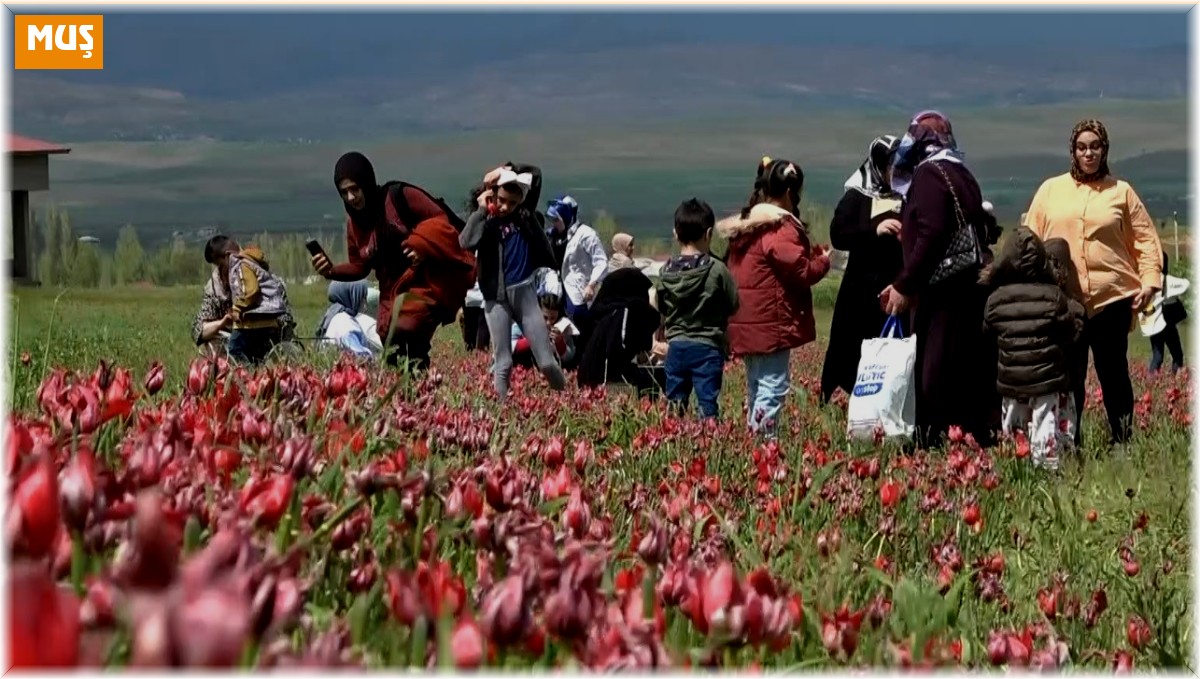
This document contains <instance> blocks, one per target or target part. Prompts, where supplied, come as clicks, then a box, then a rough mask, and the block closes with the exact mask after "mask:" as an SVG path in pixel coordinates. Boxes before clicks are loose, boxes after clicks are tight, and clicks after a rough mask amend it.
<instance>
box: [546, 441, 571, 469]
mask: <svg viewBox="0 0 1200 679" xmlns="http://www.w3.org/2000/svg"><path fill="white" fill-rule="evenodd" d="M565 459H566V456H565V455H564V453H563V440H562V437H561V436H554V437H551V439H550V440H549V441H547V442H546V447H545V448H544V449H543V450H542V463H543V464H545V465H546V467H547V468H549V469H551V470H553V469H555V468H557V467H558V466H559V465H561V464H562V463H563V462H564V461H565Z"/></svg>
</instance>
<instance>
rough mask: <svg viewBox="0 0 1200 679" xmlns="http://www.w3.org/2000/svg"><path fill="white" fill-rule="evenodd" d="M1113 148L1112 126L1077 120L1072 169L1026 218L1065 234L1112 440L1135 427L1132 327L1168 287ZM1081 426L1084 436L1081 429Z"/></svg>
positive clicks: (1082, 393) (1157, 247)
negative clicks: (1116, 167) (1111, 166)
mask: <svg viewBox="0 0 1200 679" xmlns="http://www.w3.org/2000/svg"><path fill="white" fill-rule="evenodd" d="M1108 151H1109V143H1108V131H1107V130H1106V129H1105V128H1104V125H1103V124H1102V123H1100V121H1097V120H1085V121H1083V122H1080V123H1079V124H1078V125H1076V126H1075V129H1074V130H1073V131H1072V132H1071V171H1070V172H1068V173H1066V174H1062V175H1059V176H1057V177H1052V178H1050V179H1047V180H1046V181H1045V182H1043V183H1042V186H1041V187H1040V188H1039V189H1038V191H1037V193H1036V194H1035V195H1034V197H1033V202H1032V203H1031V204H1030V206H1029V212H1028V213H1027V214H1026V216H1025V224H1026V226H1028V227H1029V228H1030V229H1031V230H1033V232H1034V233H1035V234H1037V235H1038V237H1039V238H1041V239H1042V241H1046V240H1049V239H1051V238H1062V239H1063V240H1065V241H1066V242H1067V243H1068V244H1069V245H1070V248H1071V263H1072V264H1073V265H1074V269H1075V273H1076V275H1077V276H1078V279H1079V287H1080V289H1081V290H1082V292H1083V300H1082V301H1083V303H1084V306H1085V307H1086V309H1087V321H1086V323H1085V328H1084V338H1083V342H1084V346H1083V348H1082V349H1081V350H1080V352H1079V356H1078V357H1077V359H1076V360H1078V361H1079V366H1080V370H1079V372H1078V373H1077V374H1079V375H1086V374H1087V359H1088V349H1089V348H1090V349H1091V353H1092V357H1093V359H1094V361H1095V366H1096V376H1097V377H1098V378H1099V379H1100V387H1101V389H1102V390H1103V392H1104V409H1105V411H1106V412H1107V414H1108V423H1109V428H1110V430H1111V435H1112V442H1113V443H1114V444H1122V443H1125V442H1127V441H1128V440H1129V437H1130V435H1131V434H1132V427H1133V424H1132V420H1133V385H1132V383H1131V382H1130V379H1129V357H1128V351H1129V333H1130V331H1131V330H1132V328H1133V325H1134V320H1135V316H1136V314H1137V313H1138V311H1140V310H1141V309H1142V307H1144V306H1145V305H1146V304H1147V303H1149V301H1150V300H1151V298H1153V297H1154V293H1155V292H1157V291H1158V290H1160V289H1162V246H1161V244H1160V242H1159V239H1158V232H1157V231H1155V229H1154V221H1153V220H1151V219H1150V215H1149V214H1148V213H1147V212H1146V206H1145V205H1143V204H1142V200H1141V198H1139V197H1138V195H1137V192H1135V191H1134V190H1133V187H1132V186H1130V185H1129V184H1128V183H1127V182H1124V181H1122V180H1120V179H1117V178H1115V177H1113V176H1112V174H1111V173H1110V172H1109V170H1108ZM1074 386H1075V400H1076V406H1077V412H1078V413H1079V417H1080V418H1082V414H1083V406H1084V401H1085V399H1086V396H1087V390H1086V388H1085V387H1084V384H1083V383H1082V379H1081V380H1080V383H1079V384H1076V385H1074ZM1075 431H1076V439H1077V442H1078V439H1079V437H1080V434H1079V432H1080V431H1081V429H1080V427H1076V428H1075Z"/></svg>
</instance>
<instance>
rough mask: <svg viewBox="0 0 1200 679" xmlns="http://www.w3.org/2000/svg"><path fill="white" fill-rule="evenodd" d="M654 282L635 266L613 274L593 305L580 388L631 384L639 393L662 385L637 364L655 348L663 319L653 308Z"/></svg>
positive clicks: (582, 363) (577, 375)
mask: <svg viewBox="0 0 1200 679" xmlns="http://www.w3.org/2000/svg"><path fill="white" fill-rule="evenodd" d="M653 285H654V284H653V283H652V282H651V281H650V279H649V278H648V277H647V276H646V274H644V273H642V272H641V271H639V270H638V269H636V268H633V267H629V268H624V269H619V270H617V271H613V272H612V273H610V274H609V275H608V276H607V277H606V278H605V279H604V285H602V286H600V292H599V293H597V295H596V301H595V302H594V303H593V304H592V318H593V319H594V321H595V325H594V326H593V332H592V335H591V337H590V338H589V339H588V342H587V345H586V346H585V347H584V350H583V355H582V356H581V357H580V360H579V370H578V373H577V374H576V380H577V382H578V383H579V386H581V387H599V386H601V385H630V386H632V387H633V388H635V389H636V390H637V391H638V393H639V394H640V393H645V392H647V391H654V390H655V388H656V387H661V385H660V384H658V381H656V380H655V379H654V375H653V371H652V370H646V369H645V367H644V366H643V365H641V361H640V360H639V359H640V358H641V357H642V356H644V355H645V354H646V353H648V352H651V351H652V350H653V349H654V347H655V344H654V335H655V332H656V331H657V330H658V328H659V325H660V323H661V322H662V319H661V318H660V316H659V313H658V310H657V309H655V308H654V307H652V306H651V305H650V291H651V289H652V288H653Z"/></svg>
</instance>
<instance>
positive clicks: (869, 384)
mask: <svg viewBox="0 0 1200 679" xmlns="http://www.w3.org/2000/svg"><path fill="white" fill-rule="evenodd" d="M885 376H887V366H886V365H884V364H882V363H875V364H872V365H868V366H867V367H866V368H864V369H863V371H862V372H860V373H859V374H858V379H856V380H855V381H854V395H855V396H874V395H875V394H878V393H879V392H880V391H883V378H884V377H885Z"/></svg>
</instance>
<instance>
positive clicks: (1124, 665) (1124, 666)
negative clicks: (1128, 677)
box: [1113, 651, 1133, 674]
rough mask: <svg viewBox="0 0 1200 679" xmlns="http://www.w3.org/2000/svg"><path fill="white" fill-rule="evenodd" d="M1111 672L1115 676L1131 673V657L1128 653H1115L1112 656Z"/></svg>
mask: <svg viewBox="0 0 1200 679" xmlns="http://www.w3.org/2000/svg"><path fill="white" fill-rule="evenodd" d="M1113 671H1114V672H1115V673H1117V674H1132V673H1133V655H1132V654H1130V653H1129V651H1117V652H1116V653H1115V654H1113Z"/></svg>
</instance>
